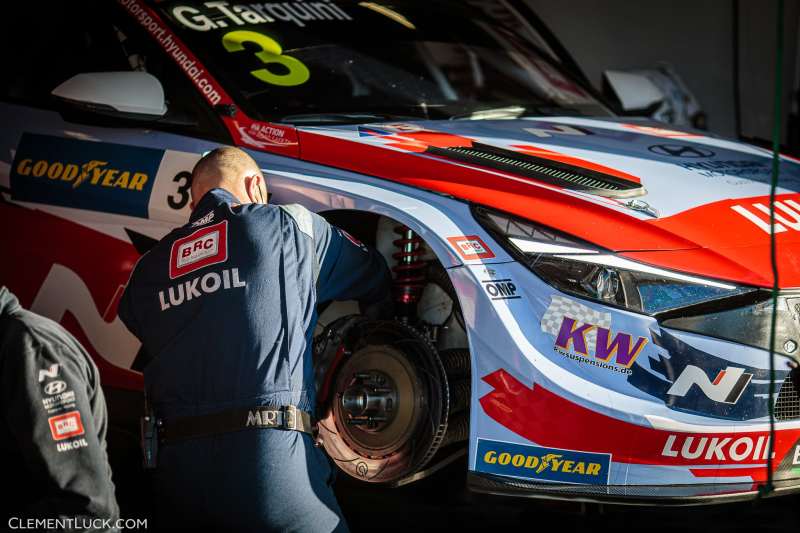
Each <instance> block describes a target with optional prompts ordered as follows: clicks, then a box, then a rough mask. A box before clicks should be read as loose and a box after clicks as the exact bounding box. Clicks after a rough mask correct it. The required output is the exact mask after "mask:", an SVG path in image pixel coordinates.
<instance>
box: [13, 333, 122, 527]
mask: <svg viewBox="0 0 800 533" xmlns="http://www.w3.org/2000/svg"><path fill="white" fill-rule="evenodd" d="M10 342H11V344H7V345H6V346H7V347H12V349H13V353H11V354H10V355H9V356H7V357H5V361H4V368H3V369H2V383H1V384H0V385H1V386H2V392H0V397H2V413H1V415H2V416H3V417H4V418H5V419H6V421H7V424H8V427H9V428H10V431H11V435H12V437H13V439H14V441H15V444H16V446H17V447H18V448H19V449H20V450H22V453H23V457H24V460H25V463H26V467H27V469H28V470H29V471H31V472H35V473H37V474H40V476H41V477H44V478H46V479H48V480H49V481H48V483H49V486H47V487H45V491H43V492H45V493H46V494H47V496H46V497H44V498H43V499H42V500H40V501H38V502H36V503H35V504H33V505H32V506H31V507H30V508H28V509H25V510H20V511H23V512H24V513H25V514H26V515H28V516H30V517H34V518H38V517H42V518H44V517H63V518H84V519H91V518H103V519H112V524H113V520H115V519H116V518H118V517H119V508H118V507H117V502H116V497H115V495H114V484H113V483H112V481H111V471H110V467H109V465H108V459H107V455H106V446H105V431H106V427H105V424H106V411H105V400H104V399H103V395H102V389H100V383H99V377H98V375H97V369H96V368H95V367H94V366H93V365H91V364H79V361H82V360H83V358H88V355H86V354H85V353H72V351H74V350H75V348H74V347H72V346H69V345H66V344H63V343H60V342H58V341H54V342H47V341H46V340H42V341H40V340H39V339H38V338H36V337H34V336H33V335H31V334H30V333H29V332H28V331H26V330H22V329H21V330H20V331H18V332H15V333H14V334H13V338H12V339H11V340H10ZM53 383H56V385H51V389H50V390H48V391H45V387H46V386H47V385H48V384H53ZM54 391H55V392H54ZM48 392H49V393H50V394H48ZM73 394H74V402H71V401H70V400H72V395H73ZM92 408H94V412H93V409H92ZM112 527H113V526H112Z"/></svg>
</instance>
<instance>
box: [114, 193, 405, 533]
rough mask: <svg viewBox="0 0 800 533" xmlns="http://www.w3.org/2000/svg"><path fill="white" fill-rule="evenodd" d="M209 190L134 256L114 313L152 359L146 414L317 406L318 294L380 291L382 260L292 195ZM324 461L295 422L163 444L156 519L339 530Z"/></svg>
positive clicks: (363, 296)
mask: <svg viewBox="0 0 800 533" xmlns="http://www.w3.org/2000/svg"><path fill="white" fill-rule="evenodd" d="M237 203H238V202H237V200H236V198H235V197H234V196H233V195H231V194H230V193H229V192H227V191H225V190H223V189H214V190H212V191H210V192H209V193H207V194H206V195H205V196H204V197H203V198H202V199H201V201H200V203H199V204H198V205H197V207H196V208H195V210H194V212H193V213H192V215H191V218H190V221H189V223H188V224H187V225H185V226H183V227H181V228H178V229H175V230H174V231H172V232H171V233H170V234H169V235H167V236H166V237H165V238H164V239H162V240H161V241H160V242H159V243H158V244H157V245H156V246H155V247H154V248H153V249H152V250H150V251H149V252H148V253H146V254H145V255H144V256H142V258H141V259H140V260H139V262H138V263H137V265H136V267H135V268H134V271H133V273H132V274H131V278H130V281H129V282H128V286H127V288H126V290H125V293H124V294H123V296H122V300H121V302H120V306H119V316H120V317H121V319H122V320H123V322H124V323H125V324H126V325H127V326H128V328H129V329H130V330H131V331H132V332H133V333H134V334H135V335H136V336H137V337H138V338H139V339H140V340H141V341H142V344H143V347H144V349H145V351H146V352H147V354H148V355H149V356H150V357H151V361H150V362H149V363H148V365H147V366H146V367H145V370H144V381H145V389H146V393H147V396H148V401H149V402H150V405H151V406H152V407H153V408H154V410H155V412H156V415H157V416H159V417H163V418H166V419H169V418H171V417H184V416H197V415H205V414H210V413H215V412H220V411H225V410H229V409H234V408H248V407H253V406H275V407H277V406H286V405H294V406H297V408H298V409H300V410H304V411H307V412H312V413H313V411H314V406H315V390H314V375H313V366H312V355H311V350H312V334H313V331H314V327H315V325H316V319H317V315H316V305H317V303H319V302H325V301H330V300H359V301H360V302H362V303H371V302H375V301H379V300H381V299H382V298H384V297H385V296H386V295H387V293H388V291H389V287H390V280H391V278H390V274H389V271H388V269H387V267H386V263H385V261H384V260H383V258H382V257H381V256H380V255H379V254H378V253H377V252H375V251H374V250H370V249H368V248H367V247H366V246H364V245H363V244H361V243H359V242H358V241H356V240H355V239H353V238H352V237H350V236H349V235H347V234H346V233H345V232H343V231H342V230H339V229H337V228H335V227H332V226H330V225H329V224H328V223H327V222H326V221H325V220H324V219H323V218H322V217H320V216H318V215H316V214H314V213H311V212H309V211H308V210H306V209H305V208H303V207H301V206H299V205H289V206H275V205H261V204H245V205H236V204H237ZM332 473H333V472H332V469H331V466H330V463H329V461H328V459H327V457H326V456H325V455H324V454H323V452H322V451H321V450H320V449H318V448H317V447H315V446H314V443H313V439H312V438H311V437H310V436H309V435H307V434H305V433H301V432H298V431H285V430H279V429H248V430H243V431H236V432H230V433H224V434H219V435H214V436H209V437H202V438H195V439H190V440H185V441H179V442H175V443H170V444H167V445H166V446H163V447H162V448H161V449H160V450H159V457H158V468H157V470H156V475H155V478H156V494H155V497H156V505H157V509H158V511H159V517H158V518H159V519H160V522H159V524H160V525H164V524H165V520H166V521H167V525H170V524H169V522H172V524H171V525H176V526H182V527H192V526H194V525H197V526H199V527H203V528H209V527H210V528H214V527H216V528H219V529H231V530H258V531H270V530H272V531H286V530H293V531H333V530H346V527H347V526H346V524H345V522H344V519H343V518H342V514H341V511H340V509H339V506H338V504H337V503H336V499H335V496H334V494H333V491H332V488H331V482H332Z"/></svg>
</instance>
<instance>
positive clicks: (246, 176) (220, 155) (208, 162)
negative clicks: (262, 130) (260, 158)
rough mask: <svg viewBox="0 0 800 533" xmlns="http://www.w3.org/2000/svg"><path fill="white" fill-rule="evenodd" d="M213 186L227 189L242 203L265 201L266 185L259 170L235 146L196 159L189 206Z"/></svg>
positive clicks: (253, 162) (195, 202) (250, 158)
mask: <svg viewBox="0 0 800 533" xmlns="http://www.w3.org/2000/svg"><path fill="white" fill-rule="evenodd" d="M216 188H220V189H225V190H227V191H228V192H230V193H231V194H233V195H234V196H235V197H236V198H238V199H239V202H241V203H243V204H246V203H264V204H265V203H267V186H266V183H265V182H264V175H263V174H261V169H259V168H258V164H256V162H255V160H254V159H253V158H252V157H250V156H249V155H248V154H247V153H246V152H244V151H243V150H240V149H238V148H233V147H230V146H222V147H220V148H216V149H214V150H212V151H210V152H209V153H207V154H206V155H204V156H203V158H202V159H200V161H198V162H197V164H196V165H195V166H194V169H193V170H192V206H194V205H196V204H197V203H198V202H199V201H200V199H201V198H202V197H203V196H204V195H205V194H206V193H207V192H208V191H210V190H211V189H216Z"/></svg>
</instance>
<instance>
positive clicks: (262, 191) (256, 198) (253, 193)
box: [245, 174, 267, 204]
mask: <svg viewBox="0 0 800 533" xmlns="http://www.w3.org/2000/svg"><path fill="white" fill-rule="evenodd" d="M245 189H246V191H247V197H248V199H249V200H250V202H252V203H254V204H266V203H267V194H266V189H267V187H266V183H265V182H264V178H263V177H262V176H260V175H258V174H253V175H252V176H248V177H247V178H246V179H245Z"/></svg>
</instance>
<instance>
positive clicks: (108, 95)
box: [51, 71, 167, 120]
mask: <svg viewBox="0 0 800 533" xmlns="http://www.w3.org/2000/svg"><path fill="white" fill-rule="evenodd" d="M51 94H52V95H53V96H55V97H57V98H59V99H61V100H63V101H64V102H67V103H69V104H71V105H73V106H75V107H77V108H79V109H82V110H84V111H92V112H96V113H99V114H103V115H119V116H123V117H126V118H134V119H143V120H153V119H157V118H160V117H163V116H164V115H165V114H166V112H167V106H166V103H165V102H164V88H163V87H162V86H161V82H160V81H158V79H157V78H156V77H155V76H153V75H152V74H148V73H147V72H137V71H130V72H91V73H85V74H77V75H76V76H73V77H71V78H70V79H68V80H67V81H65V82H64V83H62V84H61V85H59V86H58V87H56V88H55V89H53V91H52V93H51Z"/></svg>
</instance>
